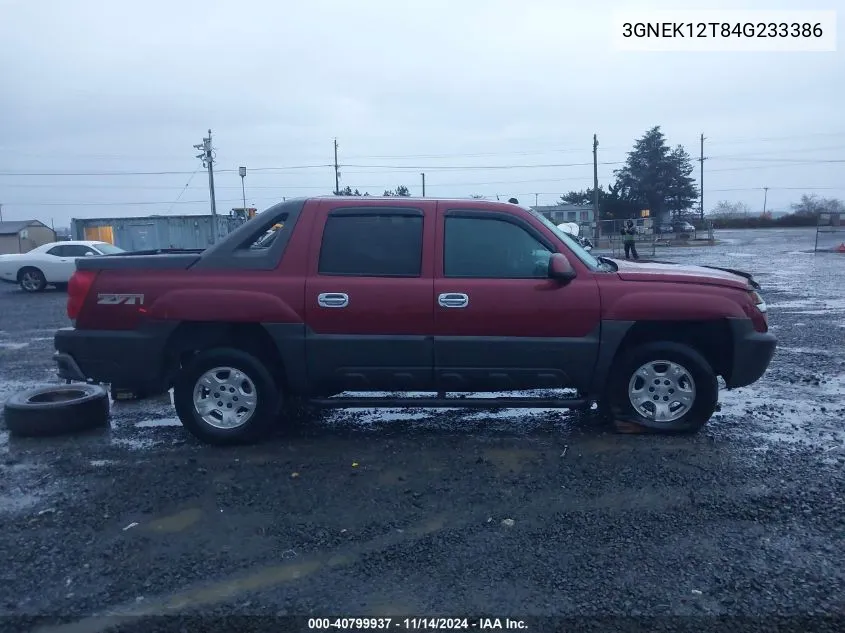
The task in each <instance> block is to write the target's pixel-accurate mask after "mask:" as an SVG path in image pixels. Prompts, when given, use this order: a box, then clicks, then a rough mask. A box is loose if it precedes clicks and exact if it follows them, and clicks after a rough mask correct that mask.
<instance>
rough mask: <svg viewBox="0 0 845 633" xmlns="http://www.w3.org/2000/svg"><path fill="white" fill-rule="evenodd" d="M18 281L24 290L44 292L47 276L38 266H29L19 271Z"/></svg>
mask: <svg viewBox="0 0 845 633" xmlns="http://www.w3.org/2000/svg"><path fill="white" fill-rule="evenodd" d="M18 283H19V284H20V287H21V290H23V291H24V292H44V289H45V288H46V287H47V278H46V277H45V276H44V273H43V272H41V271H40V270H39V269H38V268H35V267H33V266H27V267H26V268H21V269H20V270H19V271H18Z"/></svg>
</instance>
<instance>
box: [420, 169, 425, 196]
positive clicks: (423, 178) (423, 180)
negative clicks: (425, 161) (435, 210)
mask: <svg viewBox="0 0 845 633" xmlns="http://www.w3.org/2000/svg"><path fill="white" fill-rule="evenodd" d="M420 176H422V185H423V195H422V197H423V198H425V172H424V171H421V172H420Z"/></svg>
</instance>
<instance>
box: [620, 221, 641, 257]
mask: <svg viewBox="0 0 845 633" xmlns="http://www.w3.org/2000/svg"><path fill="white" fill-rule="evenodd" d="M636 234H637V229H636V227H634V221H633V220H628V221H627V222H625V226H624V227H622V241H623V242H624V243H625V259H631V256H632V255H633V257H634V259H639V258H640V256H639V254H638V253H637V243H636V241H635V238H634V236H635V235H636Z"/></svg>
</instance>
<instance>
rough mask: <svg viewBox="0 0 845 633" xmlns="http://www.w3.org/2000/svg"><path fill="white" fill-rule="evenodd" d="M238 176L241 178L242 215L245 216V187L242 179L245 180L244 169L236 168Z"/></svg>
mask: <svg viewBox="0 0 845 633" xmlns="http://www.w3.org/2000/svg"><path fill="white" fill-rule="evenodd" d="M238 175H239V176H240V177H241V194H242V195H243V198H244V215H245V216H246V186H245V185H244V178H246V167H238Z"/></svg>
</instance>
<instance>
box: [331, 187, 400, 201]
mask: <svg viewBox="0 0 845 633" xmlns="http://www.w3.org/2000/svg"><path fill="white" fill-rule="evenodd" d="M334 195H336V196H369V195H370V193H369V192H368V191H365V192H364V193H361V192H360V191H358V190H357V189H352V187H350V186H348V185H347V186H346V187H344V188H343V189H339V190H338V191H335V192H334ZM381 195H382V196H385V197H391V196H398V197H400V198H409V197H410V196H411V192H410V191H409V190H408V188H407V187H406V186H405V185H399V186H398V187H396V189H385V190H384V193H383V194H381Z"/></svg>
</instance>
